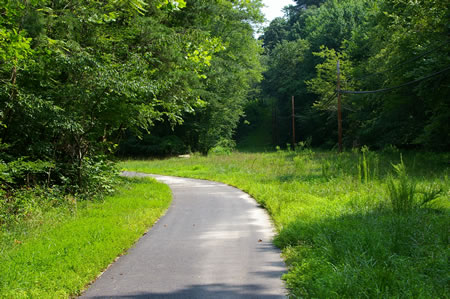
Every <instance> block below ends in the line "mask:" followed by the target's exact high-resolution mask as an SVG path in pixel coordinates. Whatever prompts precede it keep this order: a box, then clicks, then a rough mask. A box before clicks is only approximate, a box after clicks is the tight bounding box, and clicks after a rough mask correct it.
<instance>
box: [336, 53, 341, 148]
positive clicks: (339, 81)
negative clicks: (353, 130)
mask: <svg viewBox="0 0 450 299" xmlns="http://www.w3.org/2000/svg"><path fill="white" fill-rule="evenodd" d="M337 93H338V107H337V112H338V142H339V152H340V153H342V110H341V70H340V65H339V60H338V61H337Z"/></svg>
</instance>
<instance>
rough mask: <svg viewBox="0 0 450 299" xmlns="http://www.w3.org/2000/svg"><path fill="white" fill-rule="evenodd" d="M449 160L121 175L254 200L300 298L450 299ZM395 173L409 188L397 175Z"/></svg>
mask: <svg viewBox="0 0 450 299" xmlns="http://www.w3.org/2000/svg"><path fill="white" fill-rule="evenodd" d="M449 157H450V156H449V154H448V153H446V154H432V153H420V152H407V153H403V159H402V160H401V159H400V154H399V152H397V151H393V150H389V151H385V152H379V153H377V152H373V151H369V149H367V148H366V149H363V150H358V151H356V150H355V151H353V152H345V153H342V154H340V155H338V154H337V153H334V152H326V151H312V150H310V149H308V148H305V147H303V148H300V149H297V150H296V151H291V150H289V151H282V150H278V151H277V152H272V153H233V154H230V155H211V156H208V157H203V156H196V155H194V156H193V157H192V158H190V159H178V158H173V159H168V160H154V161H123V162H122V167H123V168H125V169H128V170H134V171H142V172H150V173H159V174H167V175H177V176H187V177H194V178H204V179H211V180H217V181H222V182H225V183H228V184H231V185H234V186H237V187H239V188H240V189H242V190H244V191H247V192H248V193H250V194H251V195H252V196H253V197H254V198H255V199H256V200H257V201H258V202H259V203H260V204H261V205H262V206H264V207H265V208H266V209H267V210H268V211H269V213H270V214H271V216H272V218H273V220H274V223H275V225H276V228H277V230H278V234H277V236H276V238H275V240H274V241H275V244H276V245H277V246H279V247H280V248H282V250H283V256H284V257H285V259H286V262H287V264H288V266H289V272H288V273H287V274H286V275H285V276H284V279H285V280H286V283H287V286H288V287H289V289H290V292H291V295H292V296H294V297H307V298H339V297H348V298H384V297H394V298H445V297H447V296H448V295H447V294H448V293H449V291H450V290H449V282H450V277H449V273H448V258H449V235H448V227H450V217H449V208H450V202H449V195H450V192H449V186H450V184H449V179H448V174H449V168H448V166H447V165H448V164H447V162H448V161H449ZM398 164H403V165H404V167H405V173H406V175H405V177H406V179H407V180H406V181H405V182H406V183H405V182H402V179H405V178H402V173H401V172H399V171H398V170H396V169H395V168H394V167H393V166H392V165H398ZM402 184H404V185H402ZM411 184H413V185H414V186H415V188H414V192H413V193H414V195H413V198H414V200H413V202H414V204H413V206H414V208H411V209H410V208H406V209H408V211H409V212H408V213H399V212H398V208H397V207H396V204H394V202H397V199H395V198H396V196H397V197H399V198H403V197H404V195H403V194H404V193H405V194H408V192H411V191H408V190H409V189H411V188H412V187H411V186H412V185H411ZM407 196H409V195H407ZM430 198H432V199H433V200H432V201H430ZM402 200H403V199H400V201H402ZM425 202H428V203H425ZM431 203H433V204H431ZM400 209H405V208H400Z"/></svg>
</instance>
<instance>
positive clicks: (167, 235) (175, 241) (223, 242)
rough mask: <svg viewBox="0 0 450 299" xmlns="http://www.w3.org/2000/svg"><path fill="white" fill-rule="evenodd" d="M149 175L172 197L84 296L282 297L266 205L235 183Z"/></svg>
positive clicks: (279, 262)
mask: <svg viewBox="0 0 450 299" xmlns="http://www.w3.org/2000/svg"><path fill="white" fill-rule="evenodd" d="M124 175H126V176H152V177H154V178H156V179H157V180H159V181H161V182H163V183H166V184H168V185H169V187H170V188H171V190H172V193H173V202H172V205H171V207H170V208H169V210H168V211H167V213H166V215H165V216H163V217H162V218H161V219H160V220H159V221H158V222H157V223H156V224H155V225H154V226H153V227H152V228H151V230H150V231H149V232H148V233H147V234H146V235H144V236H143V237H142V238H141V239H140V240H139V241H138V242H137V243H136V245H135V246H134V247H133V248H132V249H130V250H129V251H128V253H127V254H126V255H124V256H122V257H121V258H120V259H118V261H117V262H115V263H114V264H112V265H111V267H109V268H108V269H107V270H106V271H105V272H104V273H103V274H102V275H101V276H100V277H99V278H98V279H97V280H96V281H95V282H94V283H93V284H92V285H91V286H90V288H89V289H88V290H87V291H86V292H85V293H84V294H83V295H82V296H81V297H82V298H285V296H286V289H285V287H284V284H283V282H282V281H281V276H282V274H283V273H285V272H286V268H285V265H284V262H283V260H282V259H281V257H280V252H279V250H278V249H276V248H275V247H274V246H273V244H272V242H271V240H272V238H273V235H274V230H273V226H272V225H271V222H270V218H269V216H268V215H267V213H266V211H265V210H264V209H262V208H261V207H260V206H259V205H258V204H257V203H256V202H255V200H254V199H252V198H251V197H250V196H249V195H247V194H246V193H244V192H242V191H241V190H239V189H236V188H234V187H231V186H228V185H225V184H221V183H216V182H210V181H204V180H194V179H186V178H178V177H168V176H159V175H146V174H141V173H134V172H124Z"/></svg>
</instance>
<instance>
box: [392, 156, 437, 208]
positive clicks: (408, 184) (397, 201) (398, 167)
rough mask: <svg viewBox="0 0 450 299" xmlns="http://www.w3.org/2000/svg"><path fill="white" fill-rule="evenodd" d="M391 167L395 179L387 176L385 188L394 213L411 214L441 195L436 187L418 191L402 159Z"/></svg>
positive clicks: (429, 186)
mask: <svg viewBox="0 0 450 299" xmlns="http://www.w3.org/2000/svg"><path fill="white" fill-rule="evenodd" d="M392 166H393V167H394V170H395V174H396V178H394V177H393V176H389V178H388V183H387V188H388V194H389V199H390V202H391V204H392V209H393V211H394V212H395V213H398V214H406V213H411V212H412V211H413V210H414V209H417V208H420V207H426V206H428V205H429V204H430V203H431V202H433V201H434V200H436V199H438V198H439V197H440V195H441V194H442V193H443V192H442V189H441V187H439V186H436V185H428V186H427V187H425V188H423V190H419V189H418V187H417V183H416V182H414V181H413V180H412V179H411V178H410V177H409V176H408V174H407V172H406V166H405V164H404V163H403V159H402V158H400V163H398V164H393V165H392ZM420 193H421V194H422V196H421V198H419V194H420Z"/></svg>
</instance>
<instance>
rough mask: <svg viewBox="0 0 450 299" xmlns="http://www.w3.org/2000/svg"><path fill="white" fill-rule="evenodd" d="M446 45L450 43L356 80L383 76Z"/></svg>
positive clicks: (448, 41) (449, 41)
mask: <svg viewBox="0 0 450 299" xmlns="http://www.w3.org/2000/svg"><path fill="white" fill-rule="evenodd" d="M448 43H450V40H447V41H446V42H444V43H442V44H440V45H439V46H437V47H436V48H433V49H431V50H429V51H426V52H424V53H422V54H420V55H417V56H415V57H413V58H411V59H408V60H406V61H404V62H399V63H396V64H394V65H392V66H390V67H389V68H388V69H386V70H384V71H381V72H377V73H372V74H368V75H366V76H363V77H361V78H358V80H364V79H367V78H369V77H372V76H376V75H380V74H384V73H386V72H388V71H390V70H392V69H394V68H397V67H399V66H402V65H405V64H408V63H411V62H413V61H416V60H417V59H420V58H422V57H424V56H426V55H428V54H430V53H433V52H434V51H436V50H438V49H440V48H442V47H443V46H445V45H447V44H448ZM399 70H400V68H397V70H396V71H399Z"/></svg>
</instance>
